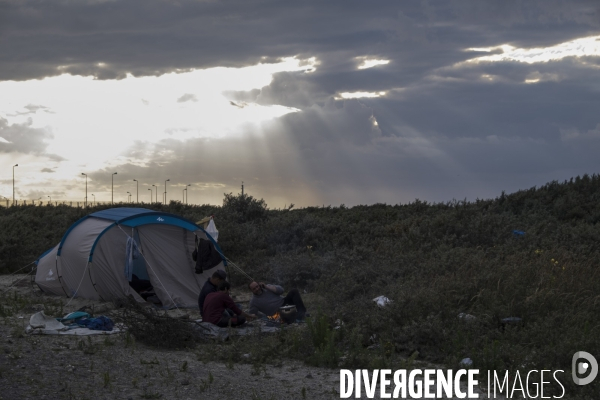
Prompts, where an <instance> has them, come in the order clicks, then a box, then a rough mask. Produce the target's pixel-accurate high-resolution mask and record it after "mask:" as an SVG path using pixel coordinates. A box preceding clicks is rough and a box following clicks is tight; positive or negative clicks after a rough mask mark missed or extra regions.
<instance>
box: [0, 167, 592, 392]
mask: <svg viewBox="0 0 600 400" xmlns="http://www.w3.org/2000/svg"><path fill="white" fill-rule="evenodd" d="M117 206H131V204H119V205H117ZM142 206H143V207H146V208H150V209H154V210H162V211H167V212H171V213H175V214H178V215H181V216H183V217H185V218H188V219H190V220H192V221H196V220H199V219H201V218H203V217H205V216H207V215H214V218H215V222H216V225H217V228H218V229H219V244H220V245H221V247H222V249H223V251H224V253H225V255H226V256H227V257H228V258H229V259H230V260H232V261H233V262H234V263H235V264H236V265H237V266H239V267H240V268H241V269H243V270H244V271H245V272H246V273H248V274H249V275H251V276H252V277H254V278H255V279H257V280H263V281H265V282H272V283H278V284H281V285H283V286H284V287H285V288H286V289H290V288H292V287H297V288H299V289H301V291H303V292H304V293H306V296H307V297H308V298H309V299H310V303H309V305H310V310H309V311H310V312H311V314H312V317H311V320H312V321H311V323H310V324H309V329H306V330H299V331H298V332H299V333H297V334H294V335H287V336H285V335H282V336H279V337H278V338H277V339H276V341H275V342H273V339H269V340H265V341H263V342H256V340H258V339H249V340H248V343H245V344H244V346H247V347H248V348H253V349H254V351H253V353H252V354H253V359H252V360H251V361H252V362H254V363H268V362H269V360H270V359H272V358H273V357H277V358H287V359H293V360H297V361H301V362H304V363H305V364H308V365H312V366H321V367H329V368H336V369H339V368H369V369H374V368H390V369H398V368H410V366H411V364H412V363H414V362H419V361H425V362H431V363H436V364H441V365H445V366H446V367H448V368H454V369H456V368H459V365H460V364H459V363H460V362H461V360H463V359H465V358H470V359H471V360H472V362H473V364H472V365H473V367H474V368H478V369H480V371H481V372H480V373H481V374H485V373H486V372H485V371H487V370H497V371H504V370H508V371H511V376H514V374H515V373H516V371H521V372H522V371H529V370H534V369H535V370H563V371H564V373H562V374H561V375H559V377H560V378H561V383H562V384H563V385H564V387H565V391H566V393H567V394H568V395H567V396H566V397H565V398H589V399H592V398H598V393H599V387H600V379H599V378H597V379H596V381H595V382H594V383H592V384H591V385H588V386H581V387H580V386H577V385H575V384H574V383H573V381H572V379H571V358H572V356H573V354H574V353H575V352H577V351H580V350H584V351H587V352H589V353H591V354H593V355H596V357H598V355H600V318H599V316H600V261H599V260H600V246H599V244H600V176H598V175H593V176H588V175H585V176H583V177H577V178H573V179H571V180H569V181H565V182H562V183H559V182H550V183H548V184H546V185H544V186H542V187H537V188H531V189H529V190H523V191H519V192H516V193H512V194H506V193H501V194H500V195H499V196H498V197H497V198H495V199H490V200H476V201H473V202H467V201H456V200H453V201H450V202H447V203H435V204H431V203H427V202H424V201H420V200H415V201H414V202H412V203H409V204H404V205H386V204H375V205H370V206H355V207H345V206H343V205H342V206H340V207H327V206H326V207H307V208H302V209H294V208H293V207H291V208H289V209H285V210H273V209H269V208H268V206H267V204H265V202H264V201H263V200H259V199H256V198H254V197H252V196H249V195H244V196H242V195H233V194H226V195H225V197H224V201H223V205H222V206H209V205H204V206H193V205H183V204H181V203H179V202H171V203H170V204H169V205H160V204H144V205H142ZM103 208H108V206H102V207H97V208H94V209H88V210H83V209H81V208H72V207H68V206H17V207H9V208H2V209H0V273H3V274H8V273H12V272H14V271H17V270H19V269H22V268H24V267H25V269H24V270H23V271H28V270H29V269H30V268H31V266H27V265H28V264H29V263H31V262H32V261H34V260H35V259H36V258H37V257H38V256H39V255H41V254H42V253H43V252H44V251H45V250H47V249H49V248H50V247H52V246H54V245H56V244H57V243H58V242H59V241H60V239H61V237H62V235H63V234H64V232H65V231H66V229H67V228H68V227H69V226H70V225H71V224H72V223H73V222H75V221H76V220H77V219H79V218H81V217H82V216H84V215H86V214H87V213H89V212H93V211H96V210H99V209H103ZM26 266H27V267H26ZM229 272H230V276H231V279H232V281H233V284H234V286H235V285H237V286H243V285H245V284H246V283H247V280H246V278H244V276H243V275H242V274H240V273H238V271H237V270H236V269H233V268H230V271H229ZM381 295H383V296H385V297H387V298H388V299H390V300H391V302H390V303H388V304H387V305H386V306H384V307H378V306H377V305H376V304H375V302H374V301H373V299H374V298H375V297H377V296H381ZM0 311H1V309H0ZM0 314H1V312H0ZM252 340H255V342H252ZM199 346H202V345H201V344H200V345H199ZM238 346H239V344H238ZM231 350H232V351H227V350H225V351H223V352H221V357H223V360H228V361H232V360H233V361H236V362H237V361H240V362H243V361H244V360H243V359H242V358H241V357H242V355H241V354H242V353H241V352H239V351H238V350H239V349H234V348H233V347H232V348H231ZM234 350H236V351H234ZM548 388H549V389H548ZM548 388H547V390H548V391H547V392H546V393H545V395H550V396H552V395H560V393H561V391H562V389H561V388H560V386H557V385H554V386H552V385H550V386H549V387H548Z"/></svg>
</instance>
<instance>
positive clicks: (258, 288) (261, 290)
mask: <svg viewBox="0 0 600 400" xmlns="http://www.w3.org/2000/svg"><path fill="white" fill-rule="evenodd" d="M248 287H249V288H250V290H251V291H252V293H253V295H252V299H250V304H249V305H248V308H249V312H250V313H253V314H256V313H257V312H261V313H263V314H265V315H273V314H275V313H276V312H278V311H279V308H280V307H283V306H290V305H294V306H296V311H297V312H298V313H297V314H296V318H297V319H299V320H303V319H304V317H306V316H307V315H306V307H304V302H303V301H302V297H300V292H298V289H292V290H290V291H289V292H288V294H287V295H286V296H285V297H281V294H283V288H282V287H281V286H279V285H265V284H264V283H262V282H260V283H259V282H250V284H249V285H248Z"/></svg>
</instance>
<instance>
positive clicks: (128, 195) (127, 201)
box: [127, 192, 131, 202]
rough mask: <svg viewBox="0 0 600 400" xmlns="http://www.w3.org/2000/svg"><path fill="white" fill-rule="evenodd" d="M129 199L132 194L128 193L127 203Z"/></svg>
mask: <svg viewBox="0 0 600 400" xmlns="http://www.w3.org/2000/svg"><path fill="white" fill-rule="evenodd" d="M129 197H131V193H129V192H127V202H129Z"/></svg>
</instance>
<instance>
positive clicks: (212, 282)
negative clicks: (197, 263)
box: [198, 269, 227, 317]
mask: <svg viewBox="0 0 600 400" xmlns="http://www.w3.org/2000/svg"><path fill="white" fill-rule="evenodd" d="M226 278H227V274H226V273H225V271H223V270H222V269H219V270H216V271H215V272H214V273H213V274H212V276H211V277H210V278H208V279H207V280H206V282H205V283H204V286H202V290H200V296H198V308H199V309H200V315H201V316H202V317H204V314H203V308H204V301H205V299H206V296H207V295H208V294H210V293H214V292H216V291H217V288H218V287H219V284H220V283H221V282H224V281H225V279H226Z"/></svg>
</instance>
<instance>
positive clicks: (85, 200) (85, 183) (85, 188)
mask: <svg viewBox="0 0 600 400" xmlns="http://www.w3.org/2000/svg"><path fill="white" fill-rule="evenodd" d="M81 175H85V208H87V174H84V173H83V172H82V173H81Z"/></svg>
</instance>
